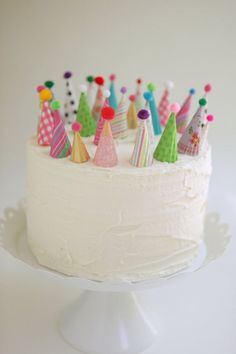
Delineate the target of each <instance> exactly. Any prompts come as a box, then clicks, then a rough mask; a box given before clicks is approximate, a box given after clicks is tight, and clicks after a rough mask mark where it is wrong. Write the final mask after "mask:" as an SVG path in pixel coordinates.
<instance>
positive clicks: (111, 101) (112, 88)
mask: <svg viewBox="0 0 236 354" xmlns="http://www.w3.org/2000/svg"><path fill="white" fill-rule="evenodd" d="M115 79H116V75H115V74H111V75H110V88H109V89H110V92H111V95H110V97H109V104H110V106H111V107H112V108H114V110H115V111H116V110H117V107H118V105H117V98H116V91H115V84H114V82H115Z"/></svg>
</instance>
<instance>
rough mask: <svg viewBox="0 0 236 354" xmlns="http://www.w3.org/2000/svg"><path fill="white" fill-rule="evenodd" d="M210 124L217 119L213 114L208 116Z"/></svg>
mask: <svg viewBox="0 0 236 354" xmlns="http://www.w3.org/2000/svg"><path fill="white" fill-rule="evenodd" d="M206 119H207V121H208V122H213V120H214V119H215V117H214V116H213V114H208V116H207V117H206Z"/></svg>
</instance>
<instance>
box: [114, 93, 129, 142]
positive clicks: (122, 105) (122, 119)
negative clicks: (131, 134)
mask: <svg viewBox="0 0 236 354" xmlns="http://www.w3.org/2000/svg"><path fill="white" fill-rule="evenodd" d="M120 92H121V94H122V96H121V99H120V102H119V104H118V108H117V111H116V116H115V119H114V120H113V121H112V124H111V127H112V134H113V137H114V138H124V137H126V136H127V129H128V126H127V105H126V96H125V94H126V92H127V88H126V87H122V88H121V90H120Z"/></svg>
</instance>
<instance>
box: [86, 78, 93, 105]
mask: <svg viewBox="0 0 236 354" xmlns="http://www.w3.org/2000/svg"><path fill="white" fill-rule="evenodd" d="M86 80H87V82H88V89H87V100H88V104H89V107H90V108H92V107H93V103H94V98H95V97H94V91H95V88H94V77H93V76H92V75H89V76H87V77H86Z"/></svg>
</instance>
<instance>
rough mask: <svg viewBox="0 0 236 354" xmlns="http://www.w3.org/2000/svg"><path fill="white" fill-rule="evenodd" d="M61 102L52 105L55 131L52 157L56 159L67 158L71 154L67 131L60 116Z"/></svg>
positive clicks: (54, 102)
mask: <svg viewBox="0 0 236 354" xmlns="http://www.w3.org/2000/svg"><path fill="white" fill-rule="evenodd" d="M60 106H61V105H60V102H58V101H53V102H52V104H51V107H52V110H53V118H54V129H53V136H52V143H51V150H50V156H52V157H54V158H57V159H59V158H62V157H67V156H69V155H70V154H71V145H70V141H69V138H68V136H67V134H66V131H65V126H64V122H63V120H62V118H61V114H60V111H59V109H60Z"/></svg>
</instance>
